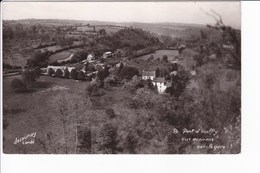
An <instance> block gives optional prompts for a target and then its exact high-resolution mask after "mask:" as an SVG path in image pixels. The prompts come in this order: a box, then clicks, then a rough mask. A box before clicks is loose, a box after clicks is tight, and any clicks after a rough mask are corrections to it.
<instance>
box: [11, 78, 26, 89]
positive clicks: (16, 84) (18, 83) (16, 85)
mask: <svg viewBox="0 0 260 173" xmlns="http://www.w3.org/2000/svg"><path fill="white" fill-rule="evenodd" d="M11 88H12V90H13V91H14V92H25V91H27V86H26V84H25V83H24V82H23V81H22V80H21V79H13V80H12V82H11Z"/></svg>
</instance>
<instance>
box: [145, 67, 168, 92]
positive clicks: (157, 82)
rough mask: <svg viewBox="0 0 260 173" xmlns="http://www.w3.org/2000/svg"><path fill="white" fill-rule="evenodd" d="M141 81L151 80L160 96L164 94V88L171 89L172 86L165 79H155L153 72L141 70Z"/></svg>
mask: <svg viewBox="0 0 260 173" xmlns="http://www.w3.org/2000/svg"><path fill="white" fill-rule="evenodd" d="M142 79H143V80H148V79H150V80H152V83H153V85H154V86H156V88H157V91H158V92H159V93H160V94H162V93H164V92H165V90H166V88H168V87H171V86H172V84H171V82H170V81H166V80H165V78H162V77H156V75H155V71H145V70H143V74H142Z"/></svg>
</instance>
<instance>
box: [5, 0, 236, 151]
mask: <svg viewBox="0 0 260 173" xmlns="http://www.w3.org/2000/svg"><path fill="white" fill-rule="evenodd" d="M1 5H2V16H1V17H2V19H1V22H2V37H1V39H2V49H1V54H2V56H1V57H2V58H1V60H2V114H1V117H2V119H1V120H2V132H3V136H2V141H3V146H2V148H3V153H5V154H86V155H89V154H239V153H240V152H241V4H240V2H239V1H230V2H224V1H216V2H211V1H203V2H193V1H192V2H191V1H186V2H4V3H2V4H1Z"/></svg>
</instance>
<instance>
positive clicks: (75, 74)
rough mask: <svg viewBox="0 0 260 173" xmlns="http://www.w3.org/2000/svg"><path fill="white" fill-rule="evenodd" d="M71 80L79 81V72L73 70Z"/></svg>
mask: <svg viewBox="0 0 260 173" xmlns="http://www.w3.org/2000/svg"><path fill="white" fill-rule="evenodd" d="M70 78H71V79H75V80H77V78H78V72H77V71H76V70H75V69H72V70H71V72H70Z"/></svg>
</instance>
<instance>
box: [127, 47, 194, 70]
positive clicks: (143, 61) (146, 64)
mask: <svg viewBox="0 0 260 173" xmlns="http://www.w3.org/2000/svg"><path fill="white" fill-rule="evenodd" d="M195 54H196V52H194V51H193V50H191V49H186V50H184V51H183V52H182V54H180V55H179V53H178V51H176V50H158V51H156V52H155V53H152V54H148V55H145V56H141V57H139V58H135V59H132V60H130V61H129V62H128V63H127V64H128V65H130V66H134V67H136V68H138V69H139V71H140V73H141V72H142V70H155V69H156V68H157V67H158V68H168V67H169V66H170V63H169V62H170V61H172V60H173V59H174V58H175V57H176V56H178V57H179V61H178V63H179V64H180V65H182V66H183V67H184V68H185V69H186V70H191V69H192V66H193V65H195V61H194V60H193V58H192V57H193V56H194V55H195ZM151 55H153V56H154V60H153V61H147V59H148V58H149V57H150V56H151ZM163 55H167V56H168V61H169V62H164V61H161V60H162V58H163ZM157 58H159V59H160V61H159V62H157V61H156V59H157Z"/></svg>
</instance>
